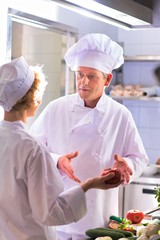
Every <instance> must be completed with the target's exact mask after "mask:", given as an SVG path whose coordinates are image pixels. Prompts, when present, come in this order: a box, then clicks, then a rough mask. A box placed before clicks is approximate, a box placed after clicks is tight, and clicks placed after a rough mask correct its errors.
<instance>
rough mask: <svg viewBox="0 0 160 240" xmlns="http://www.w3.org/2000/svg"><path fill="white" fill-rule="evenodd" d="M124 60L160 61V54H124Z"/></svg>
mask: <svg viewBox="0 0 160 240" xmlns="http://www.w3.org/2000/svg"><path fill="white" fill-rule="evenodd" d="M124 61H144V62H145V61H146V62H149V61H160V55H155V56H152V55H137V56H124Z"/></svg>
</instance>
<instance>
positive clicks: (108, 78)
mask: <svg viewBox="0 0 160 240" xmlns="http://www.w3.org/2000/svg"><path fill="white" fill-rule="evenodd" d="M111 81H112V73H108V74H107V76H106V82H105V86H106V87H108V86H109V84H110V83H111Z"/></svg>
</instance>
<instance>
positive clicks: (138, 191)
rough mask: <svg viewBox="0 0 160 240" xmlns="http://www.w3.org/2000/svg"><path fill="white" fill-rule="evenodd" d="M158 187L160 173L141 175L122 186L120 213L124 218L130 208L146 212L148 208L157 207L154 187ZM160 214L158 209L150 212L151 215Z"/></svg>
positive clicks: (159, 184) (159, 185)
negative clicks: (149, 175)
mask: <svg viewBox="0 0 160 240" xmlns="http://www.w3.org/2000/svg"><path fill="white" fill-rule="evenodd" d="M156 187H160V174H157V175H153V176H152V177H145V176H141V177H139V178H137V179H136V181H134V182H132V183H130V184H129V185H127V186H125V187H123V188H122V194H121V195H122V209H121V213H120V214H121V215H122V217H123V218H124V217H125V214H126V212H127V211H129V210H130V209H138V210H140V211H142V212H147V211H148V210H149V209H153V208H157V207H158V202H157V200H156V198H155V188H156ZM155 215H156V216H158V215H159V216H160V210H158V211H155V212H152V216H155Z"/></svg>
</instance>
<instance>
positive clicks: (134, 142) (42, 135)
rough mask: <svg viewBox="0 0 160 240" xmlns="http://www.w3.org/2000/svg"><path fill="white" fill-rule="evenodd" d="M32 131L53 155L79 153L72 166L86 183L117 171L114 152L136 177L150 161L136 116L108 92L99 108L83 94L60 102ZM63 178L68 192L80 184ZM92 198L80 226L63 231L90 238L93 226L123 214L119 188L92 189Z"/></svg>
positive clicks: (98, 105) (90, 197)
mask: <svg viewBox="0 0 160 240" xmlns="http://www.w3.org/2000/svg"><path fill="white" fill-rule="evenodd" d="M31 133H32V134H33V135H35V136H37V138H39V139H40V140H41V141H42V142H43V143H44V144H45V145H46V146H47V147H48V149H49V151H50V152H52V153H56V154H59V155H64V154H66V153H69V152H72V151H75V150H78V152H79V155H78V157H76V158H75V159H73V160H72V162H71V164H72V166H73V168H74V171H75V175H76V176H77V177H78V178H79V179H80V180H82V181H83V180H85V179H86V178H89V177H93V176H97V175H99V174H100V172H101V170H102V169H104V168H111V167H113V164H114V162H115V161H114V154H119V155H120V156H122V157H124V159H125V160H126V161H127V163H128V165H129V166H130V167H131V168H132V170H133V179H134V178H136V177H138V176H139V175H140V174H141V173H142V170H143V169H144V167H145V166H146V164H147V163H148V157H147V155H146V152H145V150H144V147H143V144H142V141H141V138H140V136H139V134H138V131H137V128H136V126H135V123H134V121H133V118H132V115H131V113H130V112H129V111H128V109H127V108H126V107H125V106H123V105H122V104H120V103H118V102H116V101H114V100H113V99H111V98H110V97H108V96H107V95H105V94H103V95H102V97H101V98H100V100H99V102H98V104H97V106H96V107H95V108H87V107H84V102H83V100H82V99H81V98H80V97H79V95H78V94H77V93H76V94H72V95H68V96H64V97H61V98H59V99H56V100H54V101H53V102H51V103H49V105H48V106H47V107H46V109H45V110H44V111H43V112H42V113H41V115H40V116H39V118H38V119H37V120H36V121H35V123H34V124H33V126H32V128H31ZM57 159H58V156H56V155H55V161H56V160H57ZM61 175H62V179H63V182H64V184H65V188H66V189H68V188H70V187H71V186H72V185H73V184H76V183H74V182H73V181H71V180H70V179H69V178H68V177H67V176H66V175H65V174H63V173H61ZM86 197H87V206H88V211H87V214H86V216H85V217H84V218H83V219H81V220H80V221H78V222H77V223H73V224H70V225H68V226H61V227H58V229H59V230H60V231H64V232H68V233H70V234H72V233H73V234H83V235H84V233H85V231H86V230H87V229H89V228H94V227H103V226H106V225H107V223H108V220H109V217H110V216H111V215H117V214H118V188H114V189H110V190H106V191H103V190H95V189H92V190H90V191H88V192H87V194H86ZM64 239H65V238H64ZM75 239H76V238H75Z"/></svg>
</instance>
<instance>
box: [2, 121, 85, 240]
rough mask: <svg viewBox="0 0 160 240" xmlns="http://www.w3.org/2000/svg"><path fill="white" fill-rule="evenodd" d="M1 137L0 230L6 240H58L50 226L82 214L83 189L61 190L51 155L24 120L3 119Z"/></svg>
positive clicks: (72, 219) (60, 183)
mask: <svg viewBox="0 0 160 240" xmlns="http://www.w3.org/2000/svg"><path fill="white" fill-rule="evenodd" d="M0 136H1V137H0V146H1V151H0V183H1V184H0V231H1V232H2V233H3V235H4V236H5V237H6V239H7V240H51V239H52V240H55V239H56V237H55V229H54V228H51V227H48V226H52V225H54V226H55V225H59V224H66V223H67V224H68V223H70V222H73V221H78V220H79V219H80V218H81V217H83V216H84V214H85V213H86V198H85V194H84V191H83V190H82V188H81V187H80V186H76V187H75V188H72V189H70V191H66V192H62V191H63V184H62V181H61V178H60V175H59V172H58V171H57V168H56V166H55V163H54V161H53V160H52V157H51V155H50V154H49V153H48V151H46V148H45V147H44V146H42V145H41V144H39V143H38V142H37V141H36V140H35V139H33V138H32V137H31V136H30V135H29V134H28V133H27V131H26V129H25V124H24V123H22V122H21V121H16V122H7V121H2V122H0Z"/></svg>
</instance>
